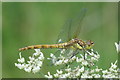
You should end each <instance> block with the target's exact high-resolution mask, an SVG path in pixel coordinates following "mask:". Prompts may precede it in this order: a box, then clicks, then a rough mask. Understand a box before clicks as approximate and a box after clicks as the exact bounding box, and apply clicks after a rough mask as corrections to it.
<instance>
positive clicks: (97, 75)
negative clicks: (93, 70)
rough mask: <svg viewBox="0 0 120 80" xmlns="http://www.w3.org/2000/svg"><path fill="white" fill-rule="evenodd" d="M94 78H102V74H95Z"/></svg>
mask: <svg viewBox="0 0 120 80" xmlns="http://www.w3.org/2000/svg"><path fill="white" fill-rule="evenodd" d="M93 76H94V78H100V77H101V76H100V74H93Z"/></svg>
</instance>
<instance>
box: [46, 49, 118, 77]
mask: <svg viewBox="0 0 120 80" xmlns="http://www.w3.org/2000/svg"><path fill="white" fill-rule="evenodd" d="M63 53H64V51H61V54H60V56H59V57H56V56H55V55H54V54H50V58H48V59H49V60H51V61H52V63H53V64H54V65H55V66H60V65H64V64H67V66H66V67H64V68H62V69H59V70H56V73H55V74H50V72H48V75H45V77H46V78H119V77H118V68H117V61H116V62H115V63H114V64H113V63H111V67H110V68H109V69H108V70H103V69H102V68H98V66H97V65H95V62H97V61H98V59H99V58H100V55H99V54H98V52H95V51H94V50H93V49H91V51H86V53H85V55H84V56H83V54H79V55H75V56H73V57H72V58H68V57H64V56H63V55H62V54H63ZM68 54H69V53H68ZM70 63H71V64H70ZM72 63H75V65H77V66H74V68H72V67H71V65H73V64H72Z"/></svg>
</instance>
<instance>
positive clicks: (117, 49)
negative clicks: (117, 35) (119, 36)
mask: <svg viewBox="0 0 120 80" xmlns="http://www.w3.org/2000/svg"><path fill="white" fill-rule="evenodd" d="M115 47H116V51H117V53H119V52H120V41H119V43H118V44H117V43H116V42H115Z"/></svg>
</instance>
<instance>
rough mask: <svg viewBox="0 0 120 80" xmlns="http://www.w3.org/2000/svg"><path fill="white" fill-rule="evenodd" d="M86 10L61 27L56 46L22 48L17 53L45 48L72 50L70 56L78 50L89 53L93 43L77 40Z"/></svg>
mask: <svg viewBox="0 0 120 80" xmlns="http://www.w3.org/2000/svg"><path fill="white" fill-rule="evenodd" d="M85 13H86V9H82V10H81V11H80V14H79V16H77V17H75V18H73V19H70V20H68V21H67V22H66V24H65V25H64V26H63V29H62V31H61V33H60V34H59V36H58V40H61V41H59V42H58V43H57V44H49V45H47V44H45V45H32V46H27V47H24V48H20V49H19V51H24V50H29V49H47V48H58V49H66V50H69V51H70V50H73V53H72V54H76V53H77V52H78V50H83V51H90V50H91V48H92V46H93V45H94V43H93V41H91V40H87V41H83V40H81V39H79V38H78V37H79V34H80V29H81V24H82V21H83V18H84V16H85Z"/></svg>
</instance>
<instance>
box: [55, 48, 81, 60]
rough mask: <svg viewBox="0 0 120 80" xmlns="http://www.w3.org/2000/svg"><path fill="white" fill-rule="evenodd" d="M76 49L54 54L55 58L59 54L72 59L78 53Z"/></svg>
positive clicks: (59, 51) (63, 50)
mask: <svg viewBox="0 0 120 80" xmlns="http://www.w3.org/2000/svg"><path fill="white" fill-rule="evenodd" d="M78 51H79V50H78V49H61V50H58V51H56V52H55V55H56V57H59V56H60V54H61V55H62V56H64V57H66V58H72V57H73V56H75V55H76V54H77V53H78Z"/></svg>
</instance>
